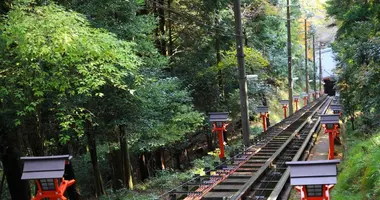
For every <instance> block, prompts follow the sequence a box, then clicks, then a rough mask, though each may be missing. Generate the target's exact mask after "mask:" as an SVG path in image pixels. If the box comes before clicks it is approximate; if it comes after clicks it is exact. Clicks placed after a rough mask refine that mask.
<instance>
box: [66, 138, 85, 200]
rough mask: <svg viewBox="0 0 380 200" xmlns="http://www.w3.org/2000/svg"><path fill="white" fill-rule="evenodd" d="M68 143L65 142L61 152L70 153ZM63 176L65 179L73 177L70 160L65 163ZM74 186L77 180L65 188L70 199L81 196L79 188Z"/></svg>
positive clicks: (77, 198)
mask: <svg viewBox="0 0 380 200" xmlns="http://www.w3.org/2000/svg"><path fill="white" fill-rule="evenodd" d="M69 145H70V144H66V145H64V146H63V148H62V153H63V154H72V153H71V152H70V149H71V148H69ZM63 177H64V178H65V180H73V179H75V173H74V168H73V165H72V164H71V162H69V163H68V164H66V165H65V174H64V176H63ZM76 186H77V182H75V183H74V184H73V185H71V186H70V187H68V188H67V190H66V191H67V194H68V196H69V199H70V200H79V199H80V198H81V195H80V193H79V189H78V188H77V187H76Z"/></svg>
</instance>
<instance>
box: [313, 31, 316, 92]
mask: <svg viewBox="0 0 380 200" xmlns="http://www.w3.org/2000/svg"><path fill="white" fill-rule="evenodd" d="M313 69H314V70H313V72H314V85H313V86H314V87H313V88H314V92H317V69H316V65H315V34H313Z"/></svg>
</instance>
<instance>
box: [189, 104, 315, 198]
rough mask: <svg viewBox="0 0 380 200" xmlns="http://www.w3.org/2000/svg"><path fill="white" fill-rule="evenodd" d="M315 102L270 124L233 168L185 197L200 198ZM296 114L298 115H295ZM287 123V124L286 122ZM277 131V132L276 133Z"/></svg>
mask: <svg viewBox="0 0 380 200" xmlns="http://www.w3.org/2000/svg"><path fill="white" fill-rule="evenodd" d="M316 103H317V102H315V103H313V104H309V105H307V106H305V107H303V108H301V109H300V110H299V112H296V113H295V114H294V115H292V116H289V118H287V119H285V120H282V121H281V122H279V123H277V124H276V125H274V126H271V127H270V129H268V131H267V132H266V133H265V135H264V136H265V138H264V139H263V138H262V137H261V140H260V141H259V142H258V143H257V144H256V145H253V146H251V147H250V148H248V149H247V150H245V152H249V153H248V154H244V155H243V156H245V157H246V158H245V160H242V161H241V162H240V163H239V164H237V165H236V166H234V168H233V169H231V170H229V172H228V173H227V174H224V175H223V176H221V177H220V178H217V179H214V182H213V183H211V184H208V185H207V186H205V185H203V184H200V187H199V188H198V189H197V190H195V193H193V192H191V191H189V194H190V195H189V196H188V197H187V198H185V199H192V200H194V199H200V198H202V197H204V196H205V195H206V194H207V193H208V192H210V191H211V190H212V189H213V188H214V187H215V186H217V185H218V184H220V183H221V182H223V181H224V180H225V179H226V178H228V177H229V175H231V174H233V173H234V172H235V171H236V170H237V169H239V168H240V167H241V166H242V165H244V164H245V163H246V162H247V161H248V160H249V159H250V158H252V157H253V156H254V155H255V154H256V153H258V152H259V151H260V150H261V149H262V148H264V147H265V146H267V145H268V144H269V143H270V142H271V141H272V140H273V139H275V138H276V137H277V136H279V135H280V134H281V133H282V132H283V131H286V129H287V128H288V127H290V126H291V125H293V124H294V123H295V122H297V121H298V120H300V119H301V118H302V117H303V116H304V115H305V114H306V113H307V112H308V111H309V110H310V109H311V108H312V107H313V106H314V105H315V104H316ZM297 114H298V115H297ZM286 123H289V124H286ZM278 126H280V127H281V126H282V127H281V130H280V131H279V130H276V128H277V127H278ZM277 129H278V128H277ZM276 132H277V133H276Z"/></svg>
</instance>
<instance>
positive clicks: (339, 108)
mask: <svg viewBox="0 0 380 200" xmlns="http://www.w3.org/2000/svg"><path fill="white" fill-rule="evenodd" d="M330 108H331V110H337V111H341V110H342V105H341V104H331V105H330Z"/></svg>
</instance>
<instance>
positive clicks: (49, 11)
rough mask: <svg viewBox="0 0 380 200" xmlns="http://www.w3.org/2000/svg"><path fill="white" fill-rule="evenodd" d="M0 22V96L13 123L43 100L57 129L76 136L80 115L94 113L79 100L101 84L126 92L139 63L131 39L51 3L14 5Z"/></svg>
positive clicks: (97, 92) (97, 90) (96, 94)
mask: <svg viewBox="0 0 380 200" xmlns="http://www.w3.org/2000/svg"><path fill="white" fill-rule="evenodd" d="M1 27H2V28H1V36H0V46H1V48H0V49H1V50H0V51H1V52H0V66H1V68H0V70H1V71H2V76H1V79H0V81H1V89H0V91H1V93H0V98H1V101H2V102H3V103H5V104H8V105H9V106H12V107H15V108H16V109H15V110H14V112H15V113H17V116H18V117H17V118H15V119H14V120H16V121H15V123H16V125H18V124H20V123H21V121H20V120H22V119H24V118H25V117H28V116H33V115H36V113H39V112H40V110H41V109H42V108H41V106H42V105H44V104H46V103H49V105H50V106H49V111H51V112H55V113H56V115H57V120H58V121H59V122H60V126H61V130H62V131H67V130H69V129H70V130H72V131H73V132H77V133H78V134H79V135H81V134H83V130H82V127H83V125H82V124H83V119H85V118H87V119H91V118H93V117H94V116H92V115H91V114H90V113H89V112H88V110H87V109H86V108H84V106H83V104H86V103H87V102H88V101H89V99H91V98H101V97H103V96H104V94H103V93H102V91H101V89H102V88H103V87H105V86H110V87H114V88H118V89H120V90H125V91H127V89H128V88H129V85H128V83H127V82H126V81H125V80H126V79H127V78H128V77H133V76H135V71H136V69H137V66H138V65H139V64H140V61H139V59H138V58H137V57H136V56H135V55H134V51H133V46H134V44H133V43H131V42H126V41H121V40H118V39H117V38H116V37H115V35H113V34H110V33H108V32H106V31H105V30H103V29H98V28H92V27H90V24H89V23H88V21H87V20H86V19H85V17H84V16H82V15H80V14H78V13H75V12H71V11H66V10H65V9H63V8H62V7H60V6H57V5H55V4H50V5H48V6H34V7H26V6H19V7H15V9H13V10H12V11H10V12H9V14H8V17H7V19H6V20H5V21H4V22H3V23H2V25H1ZM37 120H38V119H37ZM64 141H65V139H64V138H63V139H62V142H64Z"/></svg>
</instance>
